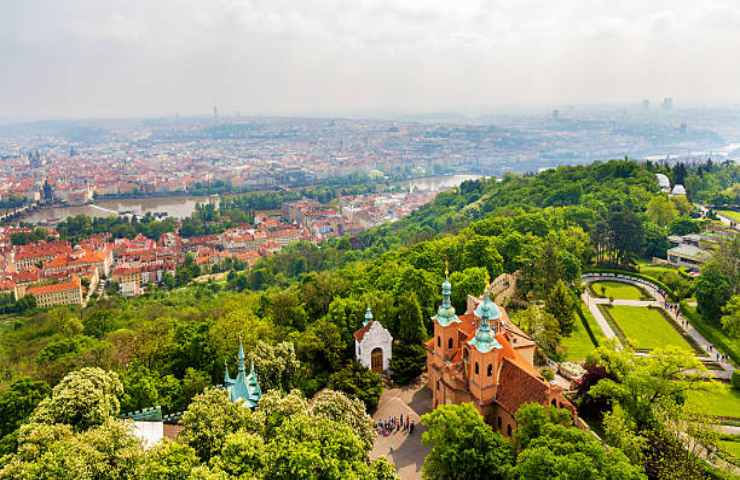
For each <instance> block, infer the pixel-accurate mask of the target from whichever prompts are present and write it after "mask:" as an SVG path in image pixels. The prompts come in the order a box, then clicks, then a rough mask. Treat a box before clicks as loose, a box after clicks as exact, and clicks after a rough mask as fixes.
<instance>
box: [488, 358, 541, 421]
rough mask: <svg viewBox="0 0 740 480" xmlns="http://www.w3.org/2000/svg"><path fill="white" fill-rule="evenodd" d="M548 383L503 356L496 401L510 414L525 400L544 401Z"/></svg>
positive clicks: (525, 401)
mask: <svg viewBox="0 0 740 480" xmlns="http://www.w3.org/2000/svg"><path fill="white" fill-rule="evenodd" d="M547 392H548V385H547V384H546V383H545V382H543V381H542V380H540V379H538V378H537V377H534V376H532V374H530V373H529V372H527V371H525V370H524V369H522V368H521V367H520V366H519V365H518V364H517V363H515V362H514V361H512V360H511V359H510V358H507V357H504V358H503V362H502V365H501V373H500V374H499V386H498V390H497V392H496V401H497V402H498V403H499V404H500V405H501V406H502V407H504V409H506V411H508V412H509V413H511V414H514V413H516V411H517V410H518V409H519V407H520V406H521V405H522V404H524V403H527V402H537V403H545V402H546V401H547Z"/></svg>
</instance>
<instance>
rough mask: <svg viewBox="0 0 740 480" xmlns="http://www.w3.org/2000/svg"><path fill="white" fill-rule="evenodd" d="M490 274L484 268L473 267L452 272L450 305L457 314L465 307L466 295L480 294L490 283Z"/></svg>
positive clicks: (463, 310) (462, 311)
mask: <svg viewBox="0 0 740 480" xmlns="http://www.w3.org/2000/svg"><path fill="white" fill-rule="evenodd" d="M490 278H491V277H490V276H489V275H488V271H487V270H486V269H485V268H481V267H473V268H467V269H465V270H463V271H461V272H460V271H458V272H452V275H450V283H451V284H452V298H451V300H452V306H453V307H455V311H456V312H457V313H458V314H462V313H464V312H465V310H466V309H467V301H468V295H474V296H480V295H482V294H483V291H484V290H485V289H486V287H487V286H488V284H489V283H490Z"/></svg>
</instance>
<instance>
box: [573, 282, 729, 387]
mask: <svg viewBox="0 0 740 480" xmlns="http://www.w3.org/2000/svg"><path fill="white" fill-rule="evenodd" d="M584 280H585V281H586V282H587V283H589V282H593V281H598V280H609V281H614V282H622V283H630V284H633V285H639V286H640V287H641V288H643V289H644V290H646V291H647V292H648V293H649V294H650V295H652V296H653V298H655V300H647V301H645V300H616V299H615V300H614V305H626V306H632V307H651V306H652V307H657V308H660V309H663V311H664V312H666V313H667V314H668V315H667V316H668V318H670V319H671V321H673V323H674V324H675V325H676V327H677V328H678V329H679V330H680V331H682V332H684V333H685V334H686V335H688V336H689V337H691V339H692V340H693V341H694V342H695V343H696V344H697V345H698V346H699V347H700V348H701V350H702V351H704V352H706V356H705V357H703V358H702V360H708V361H711V362H715V363H717V364H718V365H720V367H721V370H711V372H712V374H713V376H714V377H715V378H717V379H721V380H729V379H730V378H731V377H732V372H733V370H734V367H733V366H732V364H730V362H729V360H728V361H718V360H717V352H718V350H717V348H716V347H715V346H714V345H713V344H712V343H711V342H709V341H708V340H707V339H706V338H704V336H703V335H702V334H701V333H699V332H698V331H697V330H696V329H695V328H694V327H693V326H692V325H691V324H690V323H689V321H688V320H687V319H686V318H685V317H684V316H683V315H681V313H680V312H679V311H678V310H677V309H670V308H668V309H667V308H666V299H665V297H663V296H662V295H661V294H660V292H659V291H658V289H657V288H655V287H651V286H648V285H645V284H644V283H642V282H632V281H629V280H626V279H623V278H614V277H611V276H609V277H603V278H598V277H596V278H595V277H588V278H584ZM582 298H583V301H584V302H586V304H587V305H588V306H589V310H590V311H591V314H592V315H593V316H594V318H595V319H596V322H597V323H598V324H599V326H600V327H601V329H602V330H603V331H604V335H605V336H606V337H607V338H614V336H615V335H614V331H613V330H612V329H611V327H610V326H609V323H608V322H607V321H606V319H605V318H604V316H603V315H602V313H601V310H599V308H598V305H599V304H608V303H609V299H606V298H596V297H592V296H591V295H590V294H589V291H588V289H584V293H583V295H582ZM602 321H603V322H604V323H605V324H606V326H607V327H608V330H606V329H604V326H603V325H602Z"/></svg>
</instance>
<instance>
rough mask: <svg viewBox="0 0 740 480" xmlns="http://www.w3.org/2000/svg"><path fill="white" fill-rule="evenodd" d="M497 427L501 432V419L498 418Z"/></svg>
mask: <svg viewBox="0 0 740 480" xmlns="http://www.w3.org/2000/svg"><path fill="white" fill-rule="evenodd" d="M496 426H497V427H498V428H499V430H500V429H501V417H498V418H497V419H496Z"/></svg>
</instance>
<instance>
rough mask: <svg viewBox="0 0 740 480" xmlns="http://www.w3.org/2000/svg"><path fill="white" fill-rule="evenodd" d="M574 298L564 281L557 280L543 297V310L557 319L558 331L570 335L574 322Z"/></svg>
mask: <svg viewBox="0 0 740 480" xmlns="http://www.w3.org/2000/svg"><path fill="white" fill-rule="evenodd" d="M575 308H576V299H575V297H574V296H573V292H571V291H570V289H569V288H568V286H567V285H565V282H563V281H562V280H558V281H557V282H556V283H555V285H553V287H552V288H551V289H550V291H549V292H548V293H547V296H546V297H545V310H547V312H548V313H550V314H551V315H552V316H553V317H555V320H557V321H558V325H559V327H560V333H562V334H563V335H570V334H571V332H573V324H574V322H575V317H574V313H575Z"/></svg>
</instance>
